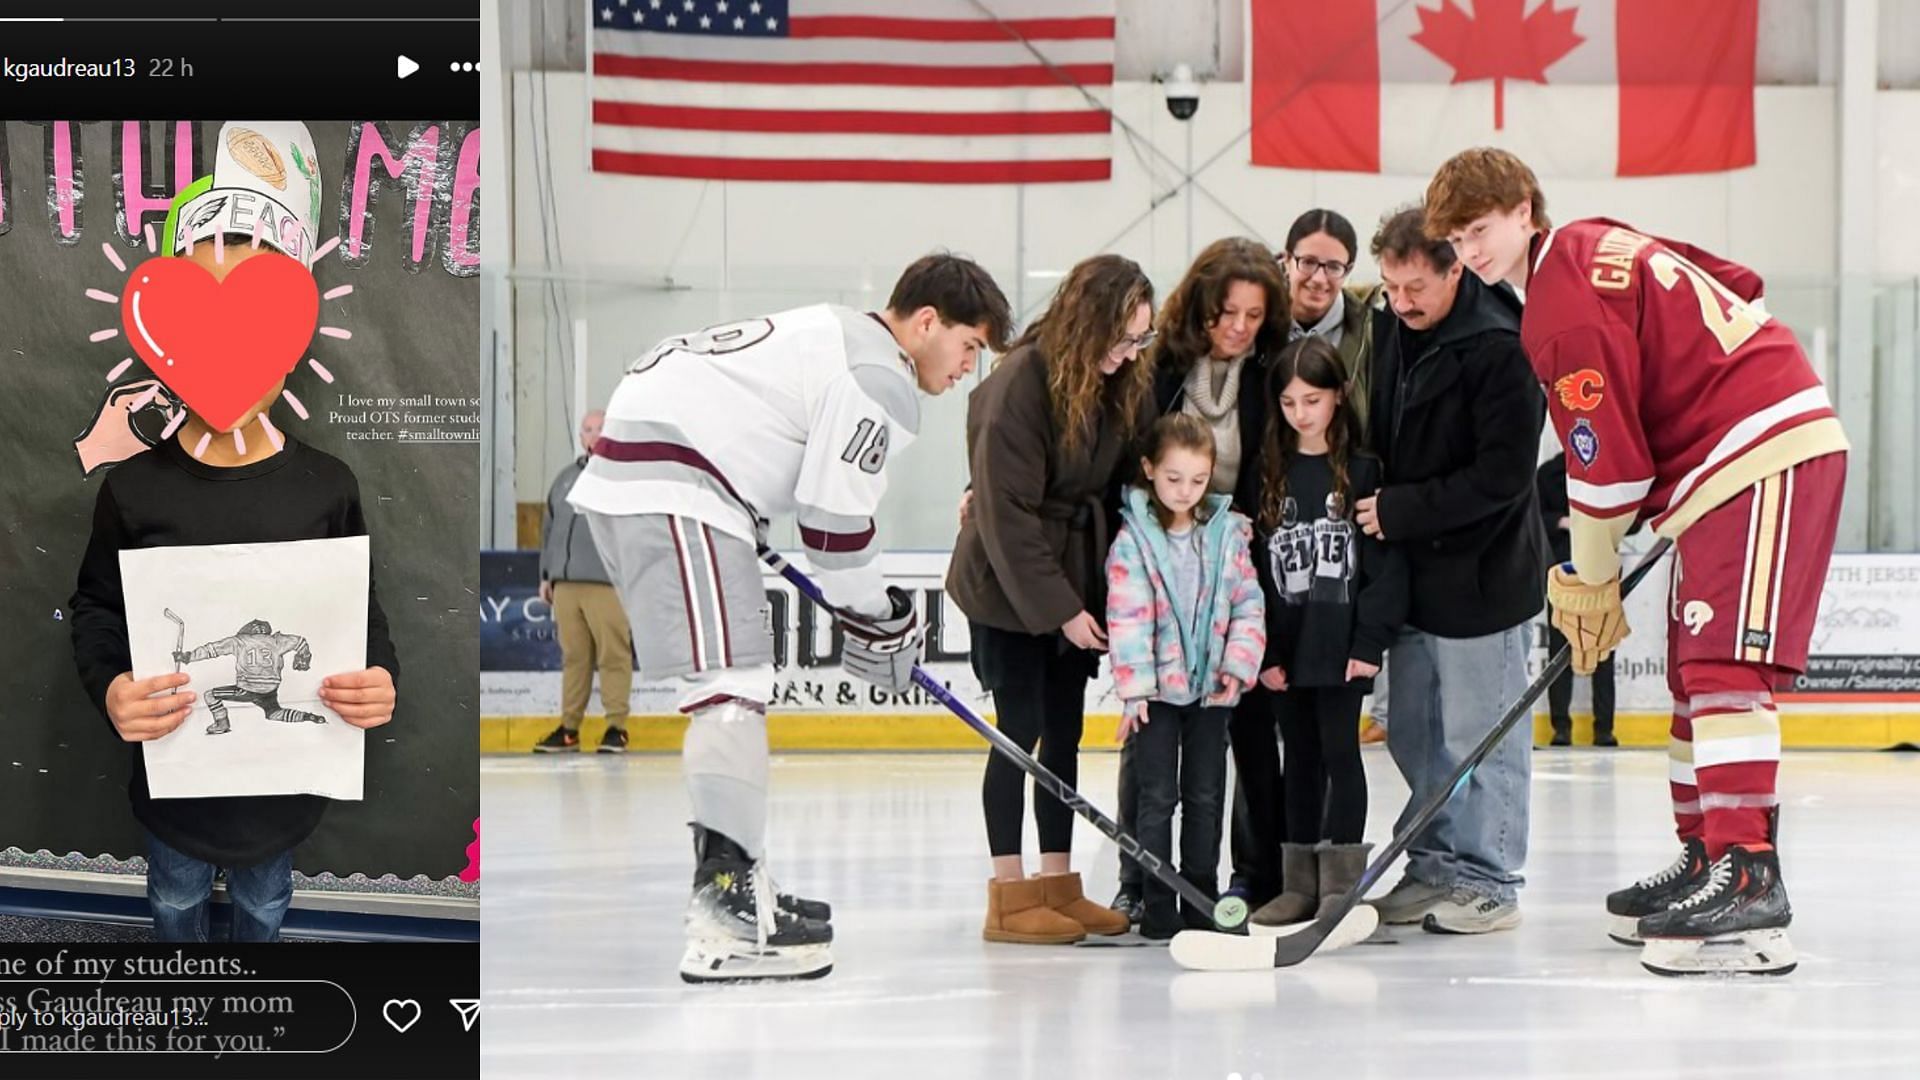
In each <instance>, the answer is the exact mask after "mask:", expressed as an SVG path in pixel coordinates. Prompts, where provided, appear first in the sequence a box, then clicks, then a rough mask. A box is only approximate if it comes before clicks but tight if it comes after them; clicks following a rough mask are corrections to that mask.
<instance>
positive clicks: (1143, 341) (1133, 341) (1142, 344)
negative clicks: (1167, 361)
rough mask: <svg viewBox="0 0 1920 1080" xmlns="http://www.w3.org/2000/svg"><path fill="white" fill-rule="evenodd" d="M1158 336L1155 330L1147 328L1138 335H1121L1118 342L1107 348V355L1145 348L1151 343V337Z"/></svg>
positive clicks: (1122, 354)
mask: <svg viewBox="0 0 1920 1080" xmlns="http://www.w3.org/2000/svg"><path fill="white" fill-rule="evenodd" d="M1158 336H1159V334H1158V333H1157V332H1156V331H1153V330H1149V331H1147V332H1146V333H1144V334H1141V335H1140V336H1139V337H1123V338H1121V339H1120V343H1119V344H1117V345H1115V346H1114V347H1113V348H1111V349H1108V350H1107V355H1108V356H1113V357H1120V356H1125V355H1127V353H1129V352H1135V351H1139V350H1142V349H1145V348H1146V347H1147V346H1149V345H1151V344H1153V339H1154V338H1156V337H1158Z"/></svg>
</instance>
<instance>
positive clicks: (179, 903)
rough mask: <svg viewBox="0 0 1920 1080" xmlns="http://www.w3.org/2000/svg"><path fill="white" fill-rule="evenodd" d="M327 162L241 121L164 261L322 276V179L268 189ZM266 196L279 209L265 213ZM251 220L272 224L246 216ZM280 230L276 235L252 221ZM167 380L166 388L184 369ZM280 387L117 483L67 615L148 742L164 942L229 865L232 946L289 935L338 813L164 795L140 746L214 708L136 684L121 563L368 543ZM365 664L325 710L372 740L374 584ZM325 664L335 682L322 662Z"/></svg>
mask: <svg viewBox="0 0 1920 1080" xmlns="http://www.w3.org/2000/svg"><path fill="white" fill-rule="evenodd" d="M313 159H314V154H313V143H312V140H311V137H310V136H309V135H308V133H307V130H306V128H305V126H304V125H301V124H296V123H279V122H275V123H253V124H247V125H238V124H229V125H227V127H226V128H224V129H223V130H222V132H221V138H220V139H219V142H218V149H217V151H216V160H215V165H214V172H213V176H212V177H211V179H210V182H209V181H202V182H201V183H198V184H195V185H193V186H191V187H189V188H188V189H187V190H186V191H184V192H182V194H181V196H180V198H179V199H178V200H176V203H175V211H176V212H175V213H174V214H172V215H170V216H169V218H168V222H169V225H170V226H174V227H172V228H170V229H169V230H168V234H167V237H166V239H167V244H168V247H167V251H168V252H170V253H172V254H175V255H178V256H180V257H182V258H185V259H187V260H189V261H191V262H194V263H197V264H198V265H199V266H201V267H202V268H203V269H205V270H206V271H207V273H209V274H210V275H212V276H213V278H214V279H215V280H216V281H224V280H226V279H227V278H228V277H229V276H230V275H231V274H232V273H234V271H235V270H236V269H237V268H238V267H240V266H241V265H243V264H245V263H246V262H248V261H249V260H252V259H258V258H280V257H291V258H293V259H295V260H296V261H298V262H299V263H300V264H302V265H303V266H309V267H310V265H311V260H312V257H313V251H314V244H313V240H314V218H315V216H316V215H315V213H314V208H315V207H316V206H317V203H318V191H319V184H320V180H319V177H318V176H317V175H316V170H315V169H313V168H311V167H309V168H298V167H296V168H293V169H283V170H279V171H277V172H275V173H274V174H273V175H272V176H270V177H266V178H264V179H266V180H269V181H271V182H270V183H263V182H262V181H263V175H262V165H261V163H262V162H279V161H292V162H295V163H296V165H310V163H311V162H312V161H313ZM262 200H267V201H270V202H271V203H272V204H273V206H272V208H271V209H270V210H268V209H263V207H264V203H263V202H262ZM240 207H249V208H250V209H248V211H247V212H248V213H249V214H250V215H258V216H257V217H250V218H249V219H248V221H241V220H239V219H238V218H237V214H238V213H239V212H240V211H239V209H237V208H240ZM269 217H271V218H273V219H274V220H276V221H277V223H278V225H279V227H277V228H254V226H253V224H251V223H254V222H258V221H260V220H262V219H265V218H269ZM176 221H177V226H176V225H175V222H176ZM256 238H257V242H256ZM216 317H218V316H217V315H216ZM155 374H156V375H158V376H159V377H160V378H161V380H162V381H166V380H167V379H168V377H169V374H170V372H167V371H159V372H156V373H155ZM284 383H285V379H284V378H282V379H280V380H279V381H277V382H275V383H273V384H272V385H271V386H269V387H266V388H265V392H264V393H263V394H262V395H261V397H260V398H259V400H258V401H257V402H256V403H255V404H254V405H253V406H252V407H251V408H248V409H246V410H245V411H244V412H242V413H241V415H239V416H238V417H237V418H231V419H228V418H222V419H220V420H218V421H209V420H208V419H207V418H206V417H204V416H203V415H201V413H200V412H199V411H197V410H195V408H194V407H193V403H192V400H188V403H187V405H185V406H184V407H183V408H182V413H183V415H177V416H176V418H175V420H174V422H173V424H172V425H171V428H170V431H171V437H170V438H167V439H165V440H163V441H162V442H161V443H160V444H159V445H158V446H156V447H154V449H153V450H152V451H151V452H148V453H143V454H139V455H137V456H135V457H133V458H131V459H129V460H127V461H125V462H123V463H121V464H120V465H118V466H116V467H115V468H114V469H113V471H112V472H110V473H109V474H108V475H107V477H106V480H105V482H104V483H103V484H102V485H101V489H100V494H99V498H98V500H97V502H96V503H95V506H94V518H93V533H92V537H91V539H90V541H89V543H88V545H87V551H86V555H85V557H84V560H83V561H82V563H81V565H80V571H79V580H78V584H77V587H76V589H75V592H74V595H73V599H72V601H71V602H70V604H69V608H70V611H71V614H72V621H71V626H72V636H73V652H74V663H75V665H76V667H77V668H78V669H79V674H80V679H81V682H82V683H83V684H85V686H86V689H87V693H88V696H89V697H90V698H91V699H92V700H93V701H94V702H95V703H96V704H97V705H98V706H99V707H100V709H101V711H102V713H103V714H104V715H105V716H106V718H107V720H108V721H109V722H110V723H111V724H112V726H113V729H114V732H115V734H117V735H118V736H119V737H120V738H121V739H123V740H125V741H127V742H130V743H134V744H136V745H135V752H134V759H133V772H132V776H131V779H130V780H129V783H128V794H129V797H130V799H131V801H132V804H133V813H134V817H136V818H137V819H139V821H140V823H141V825H142V826H144V827H145V829H146V832H147V834H148V840H147V863H148V872H147V896H148V900H149V902H150V903H151V904H152V908H153V920H154V934H155V936H156V937H157V938H159V939H160V940H163V941H205V940H207V938H208V932H209V918H208V903H207V902H208V897H209V895H210V894H211V891H212V887H213V875H214V869H215V867H216V866H221V867H225V868H226V870H227V892H228V895H229V896H230V897H231V898H232V901H233V906H234V919H233V940H235V941H273V940H276V939H277V938H278V936H279V932H280V924H281V920H282V919H283V918H284V917H285V915H286V911H287V906H288V904H289V902H290V901H291V899H292V895H293V890H292V861H293V849H294V847H295V846H297V845H298V844H300V843H301V842H302V841H304V840H305V839H306V838H307V837H308V836H310V835H311V834H312V833H313V831H314V829H315V828H316V827H317V826H318V825H319V823H320V818H321V815H322V814H323V813H324V811H325V809H326V804H327V800H326V799H323V798H320V797H317V796H312V795H273V796H242V797H230V798H189V799H155V798H153V797H152V795H151V794H150V792H149V790H148V784H147V774H146V768H145V764H144V758H143V756H142V753H141V749H140V747H139V745H138V744H141V743H144V742H146V741H148V740H152V739H158V738H160V737H162V736H164V735H167V734H168V733H169V732H172V731H173V730H174V729H175V728H177V727H179V726H180V725H181V724H182V723H183V722H184V721H185V720H186V719H187V716H188V714H189V713H190V712H191V711H192V709H193V706H194V704H195V702H196V700H198V699H199V697H200V695H199V694H197V693H196V692H195V691H194V690H193V689H192V687H191V686H190V679H189V676H188V675H187V674H185V673H175V674H167V675H159V676H156V677H153V678H148V679H141V680H135V679H134V678H133V673H132V671H131V670H130V669H131V667H132V666H133V665H132V653H131V647H130V645H129V642H128V631H127V611H126V602H125V597H124V594H123V590H122V581H121V572H120V560H119V556H120V552H121V551H123V550H129V549H138V548H151V547H167V546H176V545H202V544H236V543H274V542H280V541H293V540H312V539H322V538H332V537H347V536H362V535H365V534H366V532H367V527H366V521H365V518H364V516H363V514H362V512H361V506H360V489H359V483H358V481H357V480H356V479H355V477H354V474H353V471H352V470H351V469H350V468H348V467H347V465H346V464H345V463H343V462H341V461H340V460H338V459H337V458H334V457H332V456H330V455H328V454H325V453H322V452H321V451H319V450H316V449H314V448H313V447H311V446H307V445H305V444H303V443H301V442H299V441H297V440H296V439H294V438H293V437H291V436H289V435H282V434H281V433H280V431H279V429H277V428H275V427H274V426H273V425H272V424H271V422H270V421H269V420H268V419H267V410H268V409H269V407H270V406H271V405H272V404H273V401H274V399H275V398H277V397H279V396H280V391H281V389H282V386H283V385H284ZM169 387H170V388H174V387H173V385H172V384H171V383H169ZM174 389H177V388H174ZM176 396H180V397H184V398H186V399H191V398H192V397H193V395H192V394H191V393H188V394H185V395H180V394H176ZM138 614H139V616H140V617H141V618H147V617H158V616H159V614H160V613H159V612H151V613H149V612H141V613H138ZM176 648H177V647H176ZM366 651H367V655H366V657H365V660H364V663H363V664H362V665H360V666H358V667H357V668H356V669H354V670H348V671H341V672H338V673H336V674H331V675H329V676H327V678H326V679H325V680H324V681H323V682H322V683H321V689H320V691H319V693H320V699H321V703H322V704H323V705H325V706H326V707H327V708H328V709H330V710H331V711H332V712H333V713H334V714H335V715H337V716H339V717H340V718H341V719H342V720H344V721H346V722H347V723H349V724H352V725H354V726H355V727H360V728H373V727H378V726H380V725H382V724H385V723H387V722H388V721H390V720H391V719H392V718H393V709H394V702H395V698H396V689H395V686H396V682H397V680H398V676H399V670H400V665H399V661H398V658H397V657H396V655H395V652H394V647H393V642H392V641H391V640H390V638H389V637H388V634H387V620H386V615H385V614H384V613H383V612H382V611H381V609H380V605H379V602H378V600H377V599H376V598H375V597H374V596H373V594H372V589H371V588H369V590H368V597H367V650H366ZM189 655H191V654H189ZM314 662H315V663H317V664H320V665H321V670H327V668H326V666H325V660H324V658H316V659H315V661H314ZM276 666H277V665H276ZM242 674H244V673H242ZM283 719H284V717H283Z"/></svg>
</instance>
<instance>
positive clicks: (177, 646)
mask: <svg viewBox="0 0 1920 1080" xmlns="http://www.w3.org/2000/svg"><path fill="white" fill-rule="evenodd" d="M160 611H161V613H162V614H164V615H165V616H166V617H167V618H169V619H172V620H173V625H174V627H175V628H176V630H177V632H176V633H175V634H174V636H173V651H174V654H175V655H176V656H177V655H178V654H179V652H180V650H181V649H184V648H186V647H187V624H186V621H185V620H183V619H181V618H180V616H178V615H175V614H174V613H173V609H172V608H161V609H160ZM173 673H174V674H175V675H178V674H180V661H179V660H177V659H176V660H174V662H173ZM167 693H169V694H171V693H173V691H171V690H169V691H167Z"/></svg>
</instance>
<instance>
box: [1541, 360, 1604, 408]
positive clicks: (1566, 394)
mask: <svg viewBox="0 0 1920 1080" xmlns="http://www.w3.org/2000/svg"><path fill="white" fill-rule="evenodd" d="M1606 385H1607V380H1606V378H1605V377H1604V376H1602V375H1601V374H1600V373H1599V372H1598V371H1595V370H1593V369H1592V368H1581V369H1580V370H1579V371H1576V372H1574V373H1573V374H1571V375H1562V376H1561V377H1560V380H1559V381H1558V382H1556V383H1554V384H1553V389H1554V392H1555V393H1557V394H1559V395H1560V404H1561V406H1563V407H1564V408H1566V409H1567V410H1569V411H1571V412H1592V411H1593V410H1595V409H1597V408H1599V407H1600V402H1601V401H1603V400H1605V397H1606V395H1604V394H1602V393H1601V391H1602V390H1604V389H1605V388H1606Z"/></svg>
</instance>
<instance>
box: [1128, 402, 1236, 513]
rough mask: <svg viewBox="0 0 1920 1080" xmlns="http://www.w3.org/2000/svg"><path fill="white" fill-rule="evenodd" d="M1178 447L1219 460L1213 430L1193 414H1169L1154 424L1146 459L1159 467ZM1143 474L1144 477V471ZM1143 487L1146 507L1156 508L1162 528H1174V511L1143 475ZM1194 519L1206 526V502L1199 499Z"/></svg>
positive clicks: (1150, 481) (1155, 511)
mask: <svg viewBox="0 0 1920 1080" xmlns="http://www.w3.org/2000/svg"><path fill="white" fill-rule="evenodd" d="M1175 447H1178V448H1180V449H1182V450H1191V451H1193V452H1194V453H1196V454H1202V455H1205V457H1206V459H1207V460H1208V461H1209V462H1217V461H1218V460H1219V458H1218V456H1217V455H1216V453H1215V450H1214V445H1213V429H1212V428H1210V427H1208V426H1207V422H1206V421H1204V420H1202V419H1200V418H1199V417H1197V416H1194V415H1193V414H1191V413H1183V412H1177V413H1168V414H1167V415H1165V416H1163V417H1161V418H1160V419H1158V420H1155V421H1154V422H1153V428H1152V430H1150V431H1148V433H1147V445H1146V450H1145V451H1144V453H1145V457H1146V459H1147V460H1148V461H1149V462H1152V463H1153V464H1154V466H1156V467H1158V466H1159V464H1160V462H1161V459H1163V458H1165V457H1166V454H1167V451H1169V450H1172V449H1174V448H1175ZM1141 472H1142V473H1143V474H1144V473H1145V472H1146V470H1145V469H1142V470H1141ZM1140 480H1141V486H1142V487H1144V488H1146V489H1147V505H1148V506H1151V507H1153V516H1154V519H1155V520H1157V521H1159V522H1160V527H1161V528H1162V529H1171V528H1173V510H1172V509H1170V508H1169V507H1168V506H1167V504H1166V503H1163V502H1161V501H1160V493H1159V492H1157V491H1155V490H1154V488H1153V481H1152V480H1149V479H1147V477H1146V476H1144V475H1142V476H1141V478H1140ZM1193 519H1194V520H1195V521H1198V522H1202V523H1204V522H1205V521H1206V520H1207V500H1206V497H1205V496H1202V497H1201V499H1200V505H1198V506H1196V507H1194V508H1193Z"/></svg>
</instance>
